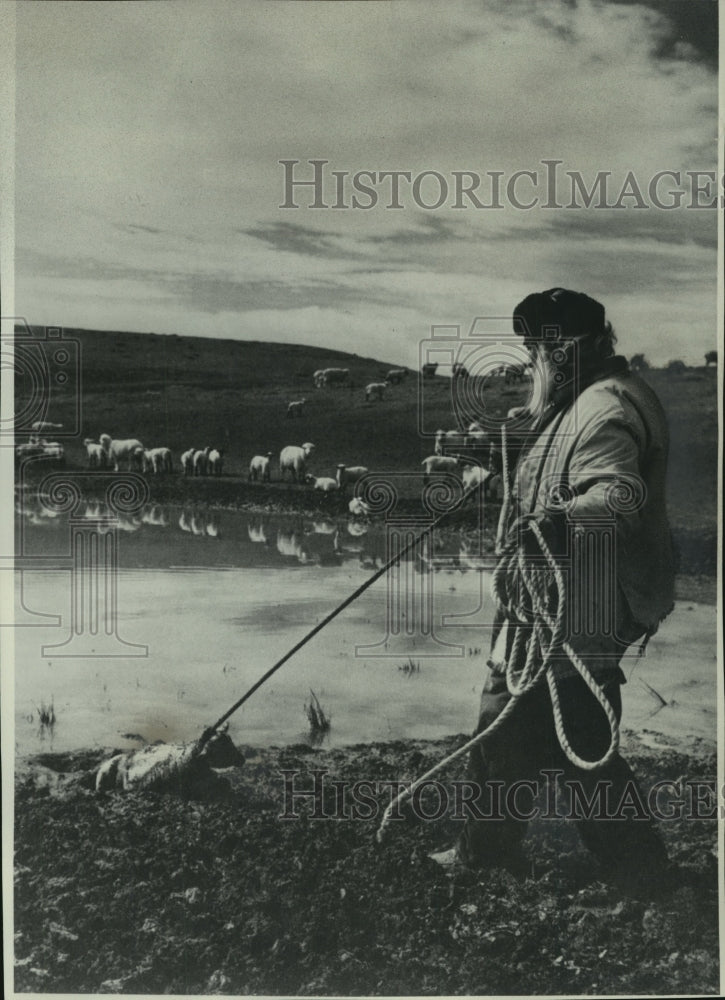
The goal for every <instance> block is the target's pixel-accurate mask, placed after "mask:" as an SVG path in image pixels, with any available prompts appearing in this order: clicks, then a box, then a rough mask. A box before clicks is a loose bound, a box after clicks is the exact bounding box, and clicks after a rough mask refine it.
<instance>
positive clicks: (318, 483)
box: [305, 475, 340, 493]
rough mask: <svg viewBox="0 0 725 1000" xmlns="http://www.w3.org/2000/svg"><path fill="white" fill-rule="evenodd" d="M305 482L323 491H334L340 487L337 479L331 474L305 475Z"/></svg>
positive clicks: (314, 488)
mask: <svg viewBox="0 0 725 1000" xmlns="http://www.w3.org/2000/svg"><path fill="white" fill-rule="evenodd" d="M305 482H306V483H307V484H308V485H310V486H312V489H313V490H320V491H321V492H322V493H333V492H335V491H337V490H339V489H340V487H339V485H338V483H337V480H336V479H332V478H331V477H330V476H311V475H308V476H305Z"/></svg>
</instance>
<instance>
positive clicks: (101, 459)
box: [83, 438, 108, 469]
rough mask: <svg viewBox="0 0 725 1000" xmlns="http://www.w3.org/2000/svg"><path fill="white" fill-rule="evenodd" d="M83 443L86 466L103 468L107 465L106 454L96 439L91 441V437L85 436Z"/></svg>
mask: <svg viewBox="0 0 725 1000" xmlns="http://www.w3.org/2000/svg"><path fill="white" fill-rule="evenodd" d="M83 444H84V445H85V448H86V453H87V455H88V468H89V469H105V468H106V466H107V465H108V456H107V455H106V452H105V451H104V450H103V446H102V445H100V444H98V442H97V441H93V440H92V439H91V438H86V439H85V441H84V442H83Z"/></svg>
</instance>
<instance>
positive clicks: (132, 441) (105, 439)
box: [98, 434, 144, 472]
mask: <svg viewBox="0 0 725 1000" xmlns="http://www.w3.org/2000/svg"><path fill="white" fill-rule="evenodd" d="M98 440H99V441H100V442H101V447H102V448H103V450H104V451H105V453H106V457H107V458H108V463H109V465H111V464H112V465H113V469H114V471H115V472H118V465H119V462H121V461H123V460H124V459H125V460H126V462H127V464H128V469H129V470H133V469H136V470H138V471H139V472H140V471H142V469H143V453H144V446H143V445H142V444H141V442H140V441H138V440H137V439H136V438H124V439H122V440H117V441H116V440H112V439H111V437H110V435H109V434H101V436H100V438H99V439H98Z"/></svg>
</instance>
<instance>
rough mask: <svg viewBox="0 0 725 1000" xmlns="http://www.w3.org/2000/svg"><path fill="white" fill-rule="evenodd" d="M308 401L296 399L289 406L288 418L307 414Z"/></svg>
mask: <svg viewBox="0 0 725 1000" xmlns="http://www.w3.org/2000/svg"><path fill="white" fill-rule="evenodd" d="M306 402H307V400H306V399H295V400H293V401H292V402H291V403H289V404H288V405H287V416H288V417H302V416H304V412H305V403H306Z"/></svg>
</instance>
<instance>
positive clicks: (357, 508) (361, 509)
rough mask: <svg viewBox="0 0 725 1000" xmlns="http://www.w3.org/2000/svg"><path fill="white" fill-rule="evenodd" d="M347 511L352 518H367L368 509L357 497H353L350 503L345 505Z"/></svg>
mask: <svg viewBox="0 0 725 1000" xmlns="http://www.w3.org/2000/svg"><path fill="white" fill-rule="evenodd" d="M347 509H348V510H349V511H350V513H351V514H352V515H353V517H367V516H368V514H369V513H370V507H369V505H368V504H366V503H365V501H364V500H361V499H360V498H359V497H353V498H352V500H351V501H350V503H349V504H348V505H347Z"/></svg>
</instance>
